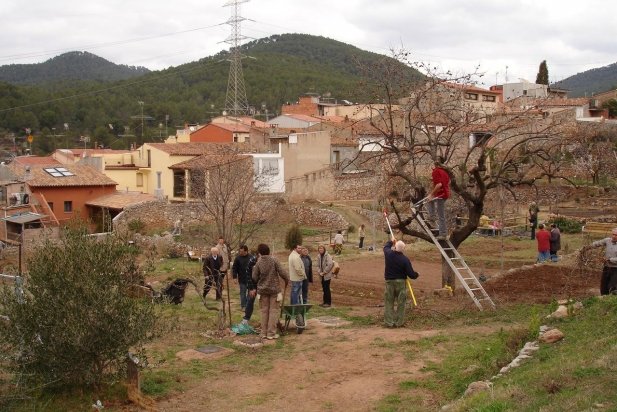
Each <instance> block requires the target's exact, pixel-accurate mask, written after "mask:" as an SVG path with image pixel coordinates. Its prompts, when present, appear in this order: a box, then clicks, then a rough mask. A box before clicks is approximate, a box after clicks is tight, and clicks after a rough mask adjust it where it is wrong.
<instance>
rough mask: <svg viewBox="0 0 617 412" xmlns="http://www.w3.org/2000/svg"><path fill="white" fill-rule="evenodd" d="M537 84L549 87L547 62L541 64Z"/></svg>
mask: <svg viewBox="0 0 617 412" xmlns="http://www.w3.org/2000/svg"><path fill="white" fill-rule="evenodd" d="M536 84H546V85H547V86H548V67H547V66H546V60H542V63H540V68H539V69H538V75H537V76H536Z"/></svg>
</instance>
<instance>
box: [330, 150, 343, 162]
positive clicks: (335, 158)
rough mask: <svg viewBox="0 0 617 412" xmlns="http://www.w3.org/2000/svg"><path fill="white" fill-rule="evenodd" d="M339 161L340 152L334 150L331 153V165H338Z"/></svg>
mask: <svg viewBox="0 0 617 412" xmlns="http://www.w3.org/2000/svg"><path fill="white" fill-rule="evenodd" d="M340 161H341V152H340V151H339V150H335V151H334V152H333V153H332V163H339V162H340Z"/></svg>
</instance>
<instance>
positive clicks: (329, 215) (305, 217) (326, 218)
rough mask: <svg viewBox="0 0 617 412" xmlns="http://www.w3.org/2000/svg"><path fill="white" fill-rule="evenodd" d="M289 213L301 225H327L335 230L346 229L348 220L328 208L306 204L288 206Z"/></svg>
mask: <svg viewBox="0 0 617 412" xmlns="http://www.w3.org/2000/svg"><path fill="white" fill-rule="evenodd" d="M290 211H291V213H292V214H293V215H294V216H295V218H296V221H297V222H298V224H299V225H302V226H318V227H328V228H332V229H335V230H347V228H348V227H349V222H347V220H345V218H344V217H343V216H341V215H340V214H338V213H336V212H334V211H332V210H329V209H321V208H317V207H311V206H306V205H297V206H290Z"/></svg>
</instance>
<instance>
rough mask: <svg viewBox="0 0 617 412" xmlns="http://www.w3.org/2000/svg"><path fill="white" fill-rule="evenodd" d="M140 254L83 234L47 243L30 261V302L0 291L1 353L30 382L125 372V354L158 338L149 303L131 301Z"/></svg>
mask: <svg viewBox="0 0 617 412" xmlns="http://www.w3.org/2000/svg"><path fill="white" fill-rule="evenodd" d="M136 253H137V252H136V250H135V248H133V247H131V246H129V245H127V242H125V241H124V239H121V238H118V237H117V236H113V235H110V236H106V237H104V238H98V239H97V238H94V237H91V236H85V235H84V231H83V230H81V229H76V228H66V229H64V230H63V232H62V235H61V239H60V240H59V241H58V240H52V239H44V240H43V241H41V243H40V244H39V245H37V246H35V247H34V250H33V251H32V254H31V255H30V256H31V257H30V258H29V260H28V269H29V273H28V276H27V278H26V283H25V284H26V286H25V288H24V295H23V299H21V301H20V300H18V299H17V297H16V295H15V293H13V291H12V290H11V289H8V288H5V289H4V290H2V291H0V308H1V309H0V312H2V314H4V315H6V316H8V317H9V319H10V322H9V323H8V324H7V326H6V327H3V328H0V345H1V346H0V347H3V348H8V352H7V353H9V354H10V355H9V356H8V358H9V366H10V367H11V368H12V370H13V371H14V372H15V373H17V374H19V376H21V378H22V379H26V380H27V381H29V382H28V383H31V384H40V385H48V386H56V387H67V386H73V387H74V386H84V385H94V386H97V387H99V386H100V385H101V384H102V383H103V382H105V381H106V378H110V377H112V376H114V375H117V373H118V372H119V371H121V370H122V367H123V364H124V359H125V357H126V354H127V353H128V351H129V349H130V350H136V349H137V350H138V349H139V348H140V346H141V344H142V343H144V342H145V341H147V340H148V338H150V337H151V331H152V330H153V327H154V324H155V318H156V317H155V313H154V308H153V306H152V305H151V303H150V302H147V301H144V300H141V299H135V298H132V297H130V296H129V294H128V293H127V292H129V288H130V287H131V285H133V284H135V283H138V282H139V280H141V273H140V271H139V269H138V268H137V266H136V264H135V258H136V256H135V254H136Z"/></svg>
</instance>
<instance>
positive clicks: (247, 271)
mask: <svg viewBox="0 0 617 412" xmlns="http://www.w3.org/2000/svg"><path fill="white" fill-rule="evenodd" d="M227 256H228V249H227V245H226V244H225V241H224V239H223V238H222V237H221V238H219V242H218V243H217V245H216V246H214V247H212V248H211V250H210V255H209V256H208V257H206V258H205V259H204V261H203V273H204V277H205V284H204V290H203V296H204V298H205V297H206V296H207V295H208V293H209V292H210V290H211V289H212V288H214V289H215V291H216V300H220V299H221V298H222V289H223V279H224V277H225V275H226V273H227V271H228V269H229V263H228V258H227ZM288 263H289V266H288V267H289V270H288V271H287V270H285V269H284V268H283V266H282V265H281V264H280V262H279V261H278V260H277V259H276V258H275V257H274V256H272V255H271V254H270V247H269V246H268V245H266V244H263V243H262V244H259V245H258V246H257V250H256V253H253V254H252V253H250V252H249V249H248V247H247V246H246V245H241V246H240V247H239V249H238V255H237V256H236V258H235V259H234V261H233V265H231V268H232V274H233V279H234V281H235V282H236V283H237V284H238V285H239V289H240V306H241V309H242V310H243V311H244V316H243V318H242V323H248V321H249V320H250V319H251V317H252V315H253V311H254V305H255V300H258V301H259V306H260V310H261V330H262V338H265V339H277V338H278V337H279V335H278V334H277V333H276V326H277V323H278V321H279V317H280V310H281V305H282V301H283V290H282V289H281V285H280V281H281V280H282V281H283V283H284V290H286V289H287V287H288V285H289V284H290V283H291V289H290V290H291V294H290V302H291V304H292V305H297V304H301V303H308V300H309V284H310V283H312V282H313V260H312V259H311V257H310V255H309V251H308V248H306V247H303V246H302V245H296V246H295V247H294V249H293V250H292V251H291V253H290V255H289V259H288ZM315 263H316V265H315V269H316V271H317V273H318V274H319V277H320V279H321V285H322V289H323V303H322V304H321V305H320V306H322V307H326V308H327V307H330V306H331V304H332V295H331V292H330V281H331V279H332V276H333V273H332V271H333V268H334V261H333V260H332V257H331V256H330V254H329V253H328V252H327V250H326V248H325V246H323V245H320V246H319V247H318V249H317V256H316V260H315ZM296 324H297V325H298V326H299V327H303V326H304V319H303V318H302V317H300V318H297V319H296Z"/></svg>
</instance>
